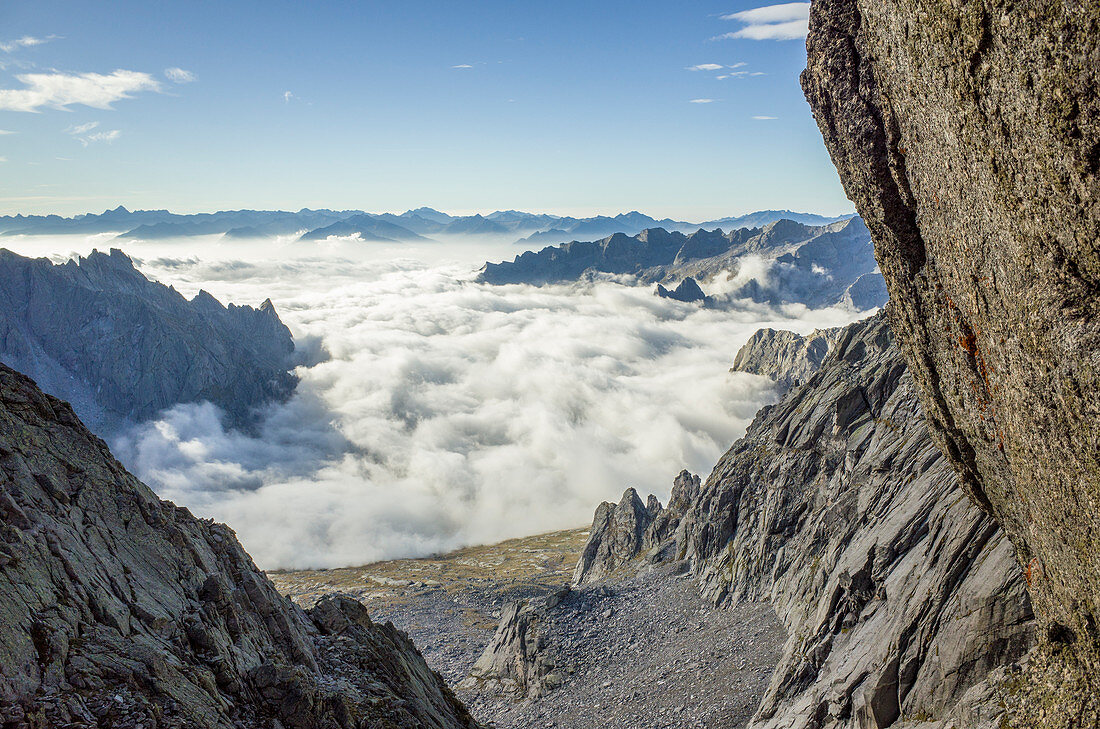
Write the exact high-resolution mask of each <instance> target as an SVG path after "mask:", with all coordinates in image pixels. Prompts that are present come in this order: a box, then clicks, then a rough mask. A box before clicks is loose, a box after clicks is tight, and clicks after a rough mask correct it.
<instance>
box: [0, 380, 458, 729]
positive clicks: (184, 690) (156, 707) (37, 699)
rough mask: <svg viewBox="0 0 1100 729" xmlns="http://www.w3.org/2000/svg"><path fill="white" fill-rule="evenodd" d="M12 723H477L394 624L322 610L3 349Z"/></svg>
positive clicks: (4, 660)
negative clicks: (127, 456)
mask: <svg viewBox="0 0 1100 729" xmlns="http://www.w3.org/2000/svg"><path fill="white" fill-rule="evenodd" d="M0 514H2V520H0V724H3V726H4V727H11V728H12V729H15V728H17V727H34V728H35V729H40V728H41V729H44V728H45V727H60V726H68V727H77V728H80V727H88V728H91V727H103V726H111V727H145V729H150V728H151V727H153V728H155V727H198V728H201V729H207V728H209V729H213V728H215V727H216V728H218V729H222V728H224V729H229V728H231V727H232V728H234V729H240V728H244V727H257V728H259V727H272V726H281V727H287V728H290V727H299V728H301V729H312V728H313V727H333V728H335V727H348V728H351V727H356V728H364V729H365V728H366V727H372V728H373V727H394V728H396V727H409V728H411V727H433V728H438V729H444V728H448V729H449V728H451V727H473V726H474V723H473V721H472V720H471V719H470V717H469V716H468V715H467V713H466V712H465V709H463V707H462V706H461V705H460V704H459V703H458V702H457V701H456V700H455V699H454V697H453V696H452V695H451V693H450V691H449V690H448V689H447V688H446V686H445V685H444V684H443V682H442V680H441V679H440V678H439V677H438V676H437V675H436V674H435V673H433V672H432V671H431V670H429V669H428V667H427V666H426V665H425V663H424V661H423V659H422V658H421V657H420V654H419V653H418V652H417V650H416V649H415V648H414V647H413V645H412V644H411V643H410V642H409V640H408V638H407V637H406V636H405V635H404V634H403V633H400V632H398V631H397V630H395V629H394V628H393V626H392V625H388V624H387V625H385V626H380V625H375V624H373V623H372V622H371V621H370V619H369V618H368V617H367V614H366V611H365V610H364V609H363V608H362V606H360V605H359V604H358V603H356V602H354V601H352V600H350V599H347V598H343V597H332V598H328V599H326V600H323V601H322V602H321V603H320V604H318V605H317V606H316V607H315V608H314V609H313V610H311V611H310V612H309V613H308V614H307V613H305V612H303V611H302V610H301V609H299V608H297V607H296V606H295V605H294V604H293V603H291V602H290V601H289V600H288V599H286V598H284V597H282V596H281V595H279V594H278V593H277V592H276V590H275V587H274V586H273V585H272V584H271V582H270V581H269V580H268V579H267V577H266V576H264V574H263V573H261V572H260V571H259V570H257V569H256V567H255V566H254V565H253V563H252V560H251V559H250V558H249V557H248V555H247V554H245V552H244V550H243V549H242V548H241V546H240V544H238V542H237V540H236V538H235V536H234V535H233V532H232V531H230V530H229V529H228V528H227V527H225V526H223V525H220V524H214V523H212V522H209V521H201V520H198V519H195V518H194V517H192V516H191V515H190V513H188V512H187V510H185V509H182V508H177V507H175V506H173V505H172V504H170V503H168V502H163V501H160V500H158V499H157V498H156V496H154V495H153V493H152V492H151V491H150V490H149V489H148V488H146V487H145V486H144V485H143V484H141V483H140V482H138V481H137V480H136V479H134V478H133V477H132V476H131V475H130V474H128V473H127V472H126V471H125V470H123V468H122V467H121V466H120V465H119V464H118V462H117V461H115V460H114V458H112V457H111V454H110V452H109V451H108V450H107V447H106V446H105V445H104V443H103V442H102V441H100V440H99V439H98V438H96V437H95V436H94V435H92V434H91V433H90V432H89V431H88V430H87V429H86V428H84V426H83V425H82V424H81V423H80V422H79V421H78V420H77V418H76V416H75V414H74V413H73V411H72V410H71V409H70V407H69V406H68V405H67V404H66V403H64V402H61V401H60V400H57V399H55V398H53V397H50V396H48V395H45V394H44V393H42V392H41V391H40V390H39V389H38V388H37V387H36V386H35V385H34V383H33V382H32V381H31V380H29V379H28V378H26V377H24V376H22V375H20V374H18V373H16V372H14V371H12V370H11V369H9V368H7V367H5V366H3V365H0Z"/></svg>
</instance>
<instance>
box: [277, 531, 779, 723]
mask: <svg viewBox="0 0 1100 729" xmlns="http://www.w3.org/2000/svg"><path fill="white" fill-rule="evenodd" d="M586 538H587V530H573V531H566V532H555V533H553V534H544V535H540V536H537V537H528V538H525V539H518V540H512V541H509V542H503V543H501V544H498V545H489V546H485V547H473V548H470V549H465V550H460V551H458V552H454V553H451V554H448V555H444V556H442V557H435V558H427V559H417V560H399V561H395V562H383V563H379V564H374V565H367V566H365V567H358V568H354V569H351V568H349V569H338V570H319V571H310V572H283V573H273V574H271V578H272V580H274V581H275V584H276V585H277V586H278V587H279V589H280V590H281V591H283V592H285V593H287V594H289V595H290V596H291V597H292V598H294V599H295V600H297V601H298V602H300V603H302V604H304V605H309V604H311V603H312V602H315V601H316V600H317V599H319V598H320V597H321V596H322V595H324V594H326V593H329V592H345V593H348V594H352V595H354V596H356V597H357V598H358V599H360V600H361V601H363V603H364V604H365V605H366V606H367V608H368V610H369V611H370V613H371V617H372V618H373V619H375V620H391V621H393V623H394V624H395V625H396V626H397V627H399V628H401V629H402V630H405V631H406V632H408V633H409V635H410V637H412V639H413V641H414V642H415V643H416V645H417V646H418V647H419V648H420V649H421V651H422V652H423V653H424V656H425V658H426V659H427V661H428V664H429V665H430V666H432V667H433V668H435V669H436V670H438V671H439V672H440V673H441V674H442V675H443V677H444V678H445V679H446V680H447V682H448V683H450V684H451V686H452V687H453V686H457V684H458V683H459V682H460V681H461V680H462V679H464V678H466V676H467V674H468V673H469V670H470V668H471V667H472V665H473V663H474V661H476V660H477V657H478V656H479V655H480V654H481V651H482V649H483V648H484V647H485V645H486V644H487V643H488V642H489V640H490V638H491V637H492V634H493V631H494V630H495V627H496V619H497V617H499V613H500V609H501V606H502V605H503V604H505V603H507V602H509V601H511V600H516V599H520V598H523V597H528V596H533V595H540V594H546V593H548V592H549V591H551V590H553V589H557V588H560V587H561V586H562V585H564V584H566V583H567V582H568V581H569V578H570V576H571V574H572V569H573V566H574V564H575V563H576V560H577V557H578V555H579V552H580V550H581V548H582V547H583V545H584V541H585V539H586ZM678 571H679V570H678V569H677V568H676V567H671V568H665V569H662V570H658V571H654V572H650V573H648V574H645V575H641V576H637V577H632V578H629V579H625V580H617V581H612V582H608V583H606V584H597V585H591V586H587V587H585V588H584V589H581V590H578V591H574V592H572V593H570V594H569V596H568V597H567V598H566V599H565V600H564V601H563V602H562V604H561V605H560V606H559V608H558V609H556V610H554V611H552V613H551V618H550V625H549V628H548V630H547V633H548V634H549V636H550V639H549V645H548V648H547V650H548V651H549V654H550V655H551V657H553V659H554V663H555V665H556V666H558V667H559V669H558V670H559V673H560V674H561V676H562V678H563V683H562V686H561V687H560V688H558V689H557V690H555V691H551V692H549V693H548V694H546V695H545V696H543V697H542V698H541V699H537V700H530V699H525V700H516V699H515V698H514V697H512V696H509V695H499V694H493V693H487V692H482V691H477V690H469V689H463V690H458V691H457V693H458V695H459V697H460V698H461V699H462V700H463V701H464V702H466V704H467V705H468V706H469V708H470V710H471V711H472V712H473V714H474V716H475V717H477V719H478V720H479V721H481V722H483V723H484V724H485V725H487V726H493V727H498V728H499V729H528V728H529V727H561V728H563V729H566V728H568V729H590V728H592V729H595V728H596V727H599V729H657V728H662V729H663V728H665V727H688V728H691V727H702V728H705V729H734V728H735V727H740V726H743V725H744V724H745V722H746V721H747V720H748V718H749V717H750V716H751V715H752V714H753V712H754V711H755V710H756V707H757V705H758V704H759V702H760V698H761V697H762V696H763V693H764V690H765V689H766V687H767V683H768V679H769V677H770V675H771V672H772V669H773V668H774V666H775V664H776V663H777V661H778V659H779V654H780V651H781V648H782V645H783V640H784V637H785V636H784V634H783V630H782V628H781V627H780V626H779V623H778V621H777V620H776V618H775V616H774V613H773V612H772V609H771V607H770V606H769V605H765V604H746V605H741V606H739V607H736V608H734V609H731V610H718V609H715V608H714V607H713V606H712V605H711V604H710V603H708V602H704V601H703V600H702V599H700V597H699V595H698V591H697V590H696V587H695V585H694V583H693V581H692V580H691V578H690V577H689V576H686V575H683V574H679V573H678Z"/></svg>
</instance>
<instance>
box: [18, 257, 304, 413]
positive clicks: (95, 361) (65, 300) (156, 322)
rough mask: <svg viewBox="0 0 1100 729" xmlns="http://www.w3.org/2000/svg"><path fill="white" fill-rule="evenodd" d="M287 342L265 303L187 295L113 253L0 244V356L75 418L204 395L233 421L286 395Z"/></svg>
mask: <svg viewBox="0 0 1100 729" xmlns="http://www.w3.org/2000/svg"><path fill="white" fill-rule="evenodd" d="M293 351H294V342H293V340H292V339H291V336H290V331H289V330H288V329H287V328H286V326H284V325H283V323H282V322H281V321H280V320H279V316H278V314H276V312H275V308H274V307H273V306H272V305H271V302H270V301H266V302H264V304H263V305H262V306H260V308H259V309H253V308H252V307H249V306H234V305H232V304H230V305H229V307H228V308H227V307H223V306H222V305H221V304H220V303H219V302H218V301H217V300H215V299H214V297H212V296H210V295H209V294H207V293H206V292H201V293H200V294H199V295H198V296H196V297H195V298H194V299H193V300H191V301H187V300H186V299H185V298H184V297H183V296H182V295H180V294H179V293H178V292H176V291H175V290H174V289H171V288H169V287H167V286H164V285H162V284H159V283H155V282H152V281H149V280H148V279H146V278H145V277H144V276H142V275H141V273H139V272H138V271H137V270H136V269H135V268H134V266H133V263H132V262H131V261H130V259H129V258H127V257H126V255H125V254H124V253H122V252H121V251H118V250H112V251H111V252H110V254H104V253H98V252H93V253H92V254H91V255H90V256H88V257H87V258H81V259H79V260H76V261H68V262H66V263H64V264H61V265H53V264H52V263H50V261H48V260H46V259H42V258H40V259H30V258H24V257H22V256H18V255H16V254H14V253H11V252H10V251H7V250H0V356H2V357H3V358H4V359H5V360H6V361H8V362H10V363H12V364H15V365H17V366H19V367H21V368H23V369H25V370H26V371H28V372H30V373H32V374H33V375H34V376H35V377H37V378H39V379H40V380H41V381H42V382H43V385H44V386H45V387H47V388H48V389H50V390H51V391H52V392H54V393H55V394H57V395H59V396H62V397H65V398H66V399H69V400H72V401H74V402H75V403H76V404H77V408H78V410H80V412H81V414H82V415H83V416H85V417H90V418H92V419H94V420H95V419H99V418H100V417H102V416H112V417H123V418H133V419H144V418H148V417H150V416H152V415H154V414H155V413H157V412H158V411H160V410H162V409H164V408H166V407H169V406H171V405H174V404H177V403H184V402H197V401H200V400H209V401H210V402H213V403H214V404H216V405H218V406H219V407H221V408H222V409H223V410H225V411H226V412H227V413H228V414H229V416H230V418H231V419H233V420H234V422H238V423H240V422H245V421H247V420H248V419H249V416H250V414H251V412H252V410H253V409H254V408H257V407H259V406H261V405H262V404H264V403H266V402H270V401H272V400H281V399H285V398H287V397H289V396H290V394H291V393H292V392H293V390H294V387H295V385H296V382H297V380H296V379H295V377H294V376H293V375H292V374H291V373H290V372H289V368H290V366H291V362H290V358H291V355H292V354H293Z"/></svg>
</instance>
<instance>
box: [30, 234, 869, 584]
mask: <svg viewBox="0 0 1100 729" xmlns="http://www.w3.org/2000/svg"><path fill="white" fill-rule="evenodd" d="M93 245H94V246H97V247H99V248H100V249H103V248H106V247H108V245H116V246H117V245H118V244H117V243H116V244H105V242H104V240H103V239H97V238H92V239H82V241H81V242H80V243H79V244H76V245H74V243H73V241H72V240H56V239H54V240H50V241H36V242H33V245H32V242H29V241H28V242H24V246H23V247H24V250H20V251H19V252H24V253H36V254H42V253H46V252H48V253H49V254H50V255H52V256H53V257H55V258H56V259H61V258H64V257H65V256H68V255H71V254H72V253H73V252H77V253H86V252H87V251H88V250H90V248H91V247H92V246H93ZM27 248H32V249H34V250H26V249H27ZM125 250H126V252H127V253H128V254H130V255H131V256H132V257H133V258H134V260H135V263H136V264H137V265H138V266H139V268H140V269H141V270H142V271H143V272H144V273H145V274H146V275H147V276H149V277H150V278H154V279H157V280H160V281H162V282H164V283H167V284H172V285H174V286H175V287H176V288H177V289H179V290H180V291H181V292H183V293H184V294H185V295H188V296H191V295H194V294H195V293H197V292H198V290H199V289H200V288H202V289H206V290H207V291H209V292H210V293H212V294H214V295H215V296H216V297H218V298H219V299H220V300H221V301H223V302H230V301H231V302H234V303H237V304H252V305H258V304H259V303H260V302H261V301H263V300H264V299H265V298H269V297H270V298H271V299H272V300H273V301H274V303H275V305H276V308H277V310H278V312H279V314H280V316H281V317H282V319H283V321H284V322H285V323H286V324H287V325H288V326H289V327H290V329H291V331H292V332H293V333H294V336H295V339H296V341H297V346H298V350H299V352H298V357H299V362H300V363H301V364H300V366H299V367H298V370H297V373H298V375H299V376H300V378H301V383H300V385H299V387H298V391H297V394H296V395H295V396H294V397H293V398H292V399H291V400H290V401H289V402H287V403H285V404H279V405H274V406H270V407H268V408H267V409H266V410H265V411H264V413H263V415H262V418H261V419H260V423H259V425H258V426H257V429H256V430H255V431H254V432H251V433H241V432H237V431H227V430H226V429H225V428H224V427H223V425H222V418H221V414H220V413H219V412H218V411H217V409H216V408H215V407H214V406H212V405H210V404H208V403H203V404H189V405H180V406H177V407H174V408H171V409H170V410H168V411H165V412H164V413H162V414H161V415H160V416H159V417H158V418H156V419H155V420H154V421H151V422H146V423H143V424H140V425H134V426H129V427H127V428H124V429H122V430H121V431H120V432H115V433H107V434H104V435H105V436H106V437H107V439H108V441H109V443H110V444H111V446H112V448H113V450H114V451H115V453H116V455H117V456H118V457H119V459H120V460H121V461H122V462H123V463H124V464H125V465H126V466H127V467H128V468H130V469H131V470H132V471H133V472H134V473H135V474H136V475H137V476H138V477H139V478H141V479H142V480H143V481H145V482H146V483H147V484H149V485H150V486H151V487H152V488H153V489H154V490H156V491H157V493H158V494H159V495H160V496H162V497H163V498H167V499H170V500H172V501H175V502H176V503H178V504H181V505H184V506H187V507H189V508H190V509H191V510H192V511H194V512H195V513H196V514H198V515H200V516H204V517H213V518H214V519H217V520H219V521H224V522H226V523H228V524H229V525H230V526H231V527H233V528H234V529H235V530H236V531H237V534H238V535H239V537H240V538H241V540H242V542H243V543H244V545H245V547H246V548H247V549H248V550H249V552H250V553H251V554H252V555H253V557H254V558H255V559H256V561H257V563H258V564H259V565H260V566H261V567H264V568H268V569H273V568H306V567H332V566H340V565H351V564H362V563H366V562H370V561H373V560H378V559H385V558H394V557H401V556H413V555H424V554H429V553H435V552H440V551H445V550H448V549H452V548H455V547H458V546H461V545H468V544H473V543H487V542H493V541H497V540H500V539H504V538H509V537H515V536H522V535H527V534H534V533H539V532H544V531H549V530H554V529H560V528H569V527H576V526H581V525H584V524H587V523H588V522H589V521H590V519H591V516H592V512H593V510H594V509H595V507H596V505H597V504H598V503H599V502H600V501H602V500H615V501H617V500H618V497H619V496H620V495H621V493H622V491H623V490H624V489H625V488H626V487H627V486H634V487H636V488H637V489H638V491H639V492H640V493H641V494H643V496H644V495H645V494H646V493H650V492H652V493H655V494H657V495H658V496H659V497H661V498H662V500H664V498H666V497H667V496H668V492H669V490H670V488H671V485H672V479H673V478H674V477H675V475H676V474H677V473H678V472H679V471H680V469H682V468H688V469H690V470H692V471H693V472H696V473H700V474H702V475H703V476H704V477H705V476H706V474H707V473H709V472H710V469H711V468H712V467H713V465H714V463H715V462H716V460H717V458H718V456H719V455H720V454H721V453H722V452H723V451H724V450H726V449H727V448H728V447H729V445H730V444H731V443H732V442H733V441H734V440H735V439H736V438H737V437H739V436H740V435H741V434H742V433H743V432H744V430H745V427H746V426H747V425H748V423H749V422H750V421H751V419H752V417H753V415H754V414H755V413H756V411H757V410H758V409H759V408H760V407H761V406H762V405H763V404H765V403H767V402H769V401H771V400H773V399H774V393H773V390H772V387H771V384H770V383H769V382H768V381H767V380H765V379H764V378H760V377H756V376H753V375H748V374H743V373H730V372H728V369H729V366H730V363H731V362H732V359H733V356H734V354H735V353H736V352H737V349H738V348H739V347H740V346H741V345H742V344H743V343H744V342H745V340H747V339H748V337H749V336H750V335H751V334H752V333H753V332H754V331H756V330H757V329H758V328H760V327H761V326H772V327H777V328H788V329H794V330H798V331H803V332H808V331H810V330H812V329H814V328H817V327H822V326H835V325H839V324H844V323H847V322H848V321H851V320H853V319H855V318H857V316H858V315H856V314H853V313H852V312H850V311H847V310H844V309H841V308H832V309H825V310H819V311H809V310H807V309H806V308H805V307H801V306H788V307H783V308H772V307H767V306H763V305H760V304H754V303H752V302H749V301H746V302H744V304H743V306H740V307H737V308H735V309H734V310H724V311H714V310H708V309H702V308H700V307H698V306H695V305H692V304H683V303H680V302H676V301H671V300H668V299H660V298H657V297H656V296H654V295H653V291H652V288H651V287H649V286H631V285H624V284H622V283H619V282H614V281H604V282H599V283H589V284H584V285H576V286H547V287H541V288H540V287H531V286H500V287H494V286H486V285H480V284H476V283H473V282H472V278H473V276H474V275H475V273H476V271H477V268H478V267H479V265H480V263H482V262H484V261H485V260H500V259H502V258H510V257H511V256H513V255H514V254H515V253H516V252H517V249H516V248H515V247H514V246H512V247H508V246H506V245H500V244H492V245H490V244H484V245H473V244H469V243H464V244H460V243H450V244H442V243H437V244H417V245H400V246H398V245H394V246H386V245H379V244H370V243H363V242H360V241H355V240H352V241H348V240H342V241H329V242H327V243H320V244H309V245H306V244H300V243H294V242H291V241H290V240H274V241H265V242H264V243H262V244H244V243H223V242H218V241H198V240H188V241H179V242H167V243H157V244H148V243H132V244H129V243H128V244H127V245H126V246H125ZM745 275H747V274H746V272H745V270H743V271H742V273H741V276H745ZM759 275H761V276H764V275H766V271H763V270H762V271H761V272H760V274H759Z"/></svg>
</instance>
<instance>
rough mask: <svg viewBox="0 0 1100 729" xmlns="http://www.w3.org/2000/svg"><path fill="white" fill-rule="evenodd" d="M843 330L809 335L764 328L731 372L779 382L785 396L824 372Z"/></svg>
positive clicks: (739, 354) (743, 349) (744, 347)
mask: <svg viewBox="0 0 1100 729" xmlns="http://www.w3.org/2000/svg"><path fill="white" fill-rule="evenodd" d="M842 331H843V329H842V328H840V327H837V328H834V329H815V330H814V331H813V332H811V333H810V334H808V335H806V336H802V335H801V334H797V333H796V332H788V331H784V330H776V329H760V330H758V331H757V332H756V333H755V334H753V335H752V336H751V337H749V341H747V342H745V344H743V345H742V346H741V349H739V350H737V356H736V357H734V359H733V367H731V368H730V372H748V373H750V374H753V375H763V376H764V377H770V378H771V379H773V380H775V383H776V389H777V390H778V391H779V392H780V393H784V392H786V391H787V390H789V389H791V388H792V387H793V386H795V385H798V384H801V383H803V382H805V381H806V380H808V379H809V378H810V376H811V375H812V374H813V373H815V372H817V371H818V370H819V369H821V363H822V362H824V361H825V355H826V354H828V352H829V348H830V347H831V346H833V345H835V344H836V341H837V340H838V339H839V338H840V334H841V332H842Z"/></svg>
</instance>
